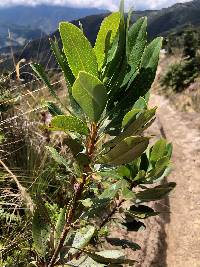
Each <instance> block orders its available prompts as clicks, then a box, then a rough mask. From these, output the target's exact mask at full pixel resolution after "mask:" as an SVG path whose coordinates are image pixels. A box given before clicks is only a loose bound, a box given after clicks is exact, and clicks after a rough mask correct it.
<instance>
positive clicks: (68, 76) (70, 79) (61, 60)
mask: <svg viewBox="0 0 200 267" xmlns="http://www.w3.org/2000/svg"><path fill="white" fill-rule="evenodd" d="M50 45H51V49H52V51H53V53H54V55H55V57H56V60H57V62H58V64H59V65H60V67H61V70H62V71H63V73H64V76H65V81H66V83H67V87H68V89H69V87H70V88H71V87H72V85H73V83H74V81H75V77H74V75H73V73H72V71H71V69H70V67H69V65H68V62H67V60H66V58H65V55H64V54H63V52H61V51H60V48H59V46H58V41H57V40H56V39H55V40H54V41H53V40H51V39H50Z"/></svg>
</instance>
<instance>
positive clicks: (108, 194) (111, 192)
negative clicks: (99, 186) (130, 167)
mask: <svg viewBox="0 0 200 267" xmlns="http://www.w3.org/2000/svg"><path fill="white" fill-rule="evenodd" d="M121 186H122V183H121V181H118V182H116V183H114V184H112V185H111V186H109V188H107V189H105V190H104V191H103V193H102V194H101V195H100V196H99V198H100V199H103V198H105V199H113V198H115V196H116V194H117V193H118V191H119V189H120V188H121Z"/></svg>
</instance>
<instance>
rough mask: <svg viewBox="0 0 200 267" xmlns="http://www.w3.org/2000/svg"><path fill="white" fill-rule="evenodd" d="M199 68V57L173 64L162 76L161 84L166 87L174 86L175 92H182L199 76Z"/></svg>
mask: <svg viewBox="0 0 200 267" xmlns="http://www.w3.org/2000/svg"><path fill="white" fill-rule="evenodd" d="M199 70H200V66H199V58H198V57H197V58H194V59H190V60H185V61H182V62H181V63H177V64H173V65H171V66H170V67H169V69H168V71H167V72H166V74H165V75H164V76H163V77H162V79H161V86H163V87H164V88H166V89H167V88H172V90H174V91H175V92H182V91H183V90H184V89H185V88H186V87H188V86H189V85H190V84H191V83H192V82H194V80H195V78H197V77H198V74H199Z"/></svg>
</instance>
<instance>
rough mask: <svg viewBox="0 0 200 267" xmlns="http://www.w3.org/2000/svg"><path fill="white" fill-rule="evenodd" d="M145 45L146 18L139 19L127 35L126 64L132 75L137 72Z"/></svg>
mask: <svg viewBox="0 0 200 267" xmlns="http://www.w3.org/2000/svg"><path fill="white" fill-rule="evenodd" d="M146 43H147V18H146V17H144V18H140V19H138V20H137V22H136V23H134V24H133V25H132V26H131V28H130V30H129V33H128V55H127V57H128V62H129V65H130V66H131V72H132V75H133V74H134V73H135V72H136V71H137V69H138V67H139V65H140V62H141V59H142V55H143V53H144V49H145V46H146Z"/></svg>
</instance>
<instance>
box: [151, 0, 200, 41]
mask: <svg viewBox="0 0 200 267" xmlns="http://www.w3.org/2000/svg"><path fill="white" fill-rule="evenodd" d="M188 25H192V26H200V0H193V1H191V2H186V3H178V4H175V5H173V6H171V7H169V8H163V9H161V10H159V11H157V12H155V13H154V14H153V15H150V16H149V34H150V36H152V37H154V36H157V35H161V36H166V35H168V34H169V33H170V32H171V31H176V30H180V29H182V28H184V27H187V26H188Z"/></svg>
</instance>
